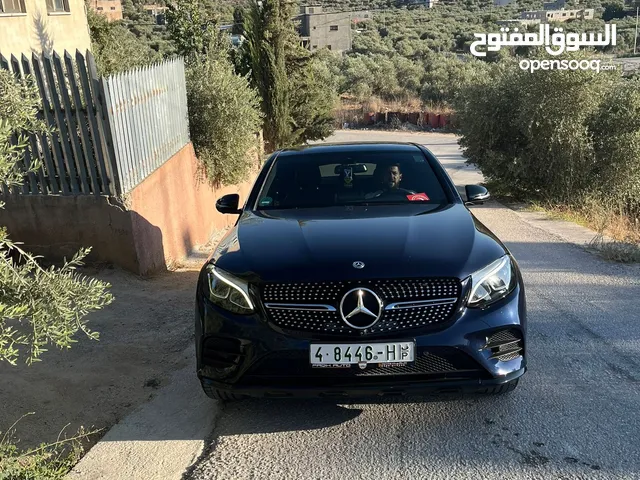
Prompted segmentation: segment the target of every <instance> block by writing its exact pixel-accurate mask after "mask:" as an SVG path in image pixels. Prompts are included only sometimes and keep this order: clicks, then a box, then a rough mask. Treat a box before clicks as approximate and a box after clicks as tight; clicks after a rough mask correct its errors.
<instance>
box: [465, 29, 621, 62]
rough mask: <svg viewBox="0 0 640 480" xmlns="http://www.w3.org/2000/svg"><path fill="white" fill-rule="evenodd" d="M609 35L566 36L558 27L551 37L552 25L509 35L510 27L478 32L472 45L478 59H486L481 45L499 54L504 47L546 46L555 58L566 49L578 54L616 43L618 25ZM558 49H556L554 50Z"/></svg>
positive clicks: (575, 34) (472, 51)
mask: <svg viewBox="0 0 640 480" xmlns="http://www.w3.org/2000/svg"><path fill="white" fill-rule="evenodd" d="M604 30H605V36H604V39H603V38H602V33H598V37H597V39H596V36H595V34H594V33H590V34H589V37H588V38H587V34H586V33H583V34H578V33H564V31H563V29H562V28H554V29H553V31H554V33H553V34H552V35H550V34H549V24H544V25H540V33H539V34H538V33H520V32H518V29H517V28H514V29H513V33H511V34H509V35H508V38H507V32H508V31H509V28H501V29H500V31H501V32H503V33H502V34H500V33H489V34H487V33H474V34H473V36H474V37H476V38H479V39H480V40H476V41H475V42H473V43H472V44H471V53H472V54H473V55H475V56H476V57H486V56H487V52H485V51H478V50H477V48H478V47H479V46H486V47H487V51H488V52H497V51H498V50H500V49H501V48H502V47H521V46H522V47H536V46H537V47H541V46H543V45H545V46H546V50H547V52H549V53H550V54H551V55H560V54H562V52H564V51H565V50H566V51H567V52H575V51H577V50H578V49H579V48H580V47H596V46H603V47H604V46H607V45H614V46H615V44H616V24H615V23H614V24H612V25H611V24H607V25H605V27H604ZM554 47H555V48H554Z"/></svg>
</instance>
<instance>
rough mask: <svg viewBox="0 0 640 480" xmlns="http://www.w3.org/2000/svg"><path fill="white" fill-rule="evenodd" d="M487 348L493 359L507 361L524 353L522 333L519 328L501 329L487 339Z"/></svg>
mask: <svg viewBox="0 0 640 480" xmlns="http://www.w3.org/2000/svg"><path fill="white" fill-rule="evenodd" d="M485 348H486V349H489V350H490V352H491V356H490V357H489V358H491V359H498V360H500V361H501V362H506V361H509V360H513V359H514V358H518V357H519V356H520V355H522V353H521V352H522V335H521V334H520V332H519V331H517V330H501V331H499V332H496V333H494V334H493V335H491V336H490V337H489V338H488V339H487V344H486V345H485Z"/></svg>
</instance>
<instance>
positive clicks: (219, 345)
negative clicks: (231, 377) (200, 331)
mask: <svg viewBox="0 0 640 480" xmlns="http://www.w3.org/2000/svg"><path fill="white" fill-rule="evenodd" d="M243 358H244V352H243V348H242V345H241V343H240V341H239V340H236V339H233V338H221V337H207V338H206V339H205V341H204V345H203V348H202V362H203V363H204V364H205V365H209V366H211V367H215V368H231V367H235V366H236V365H238V364H239V363H240V362H241V360H242V359H243Z"/></svg>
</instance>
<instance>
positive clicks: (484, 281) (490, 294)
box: [467, 255, 516, 307]
mask: <svg viewBox="0 0 640 480" xmlns="http://www.w3.org/2000/svg"><path fill="white" fill-rule="evenodd" d="M515 285H516V277H515V272H514V271H513V265H512V263H511V258H510V257H509V256H508V255H505V256H504V257H501V258H499V259H498V260H496V261H495V262H493V263H491V264H489V265H487V266H486V267H484V268H483V269H481V270H478V271H477V272H475V273H473V274H471V294H470V296H469V301H468V302H467V304H468V305H469V306H470V307H486V306H487V305H490V304H491V303H493V302H495V301H497V300H500V299H501V298H504V297H506V296H507V295H508V294H509V293H511V291H512V290H513V289H514V287H515Z"/></svg>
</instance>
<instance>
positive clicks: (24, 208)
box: [0, 195, 157, 272]
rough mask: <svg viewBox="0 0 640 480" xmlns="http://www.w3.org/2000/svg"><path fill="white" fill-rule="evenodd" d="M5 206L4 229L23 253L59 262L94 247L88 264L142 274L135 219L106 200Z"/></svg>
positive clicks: (14, 199)
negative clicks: (104, 264) (106, 264)
mask: <svg viewBox="0 0 640 480" xmlns="http://www.w3.org/2000/svg"><path fill="white" fill-rule="evenodd" d="M3 200H4V201H5V203H6V205H5V207H4V209H0V225H2V226H4V227H7V230H8V232H9V238H11V240H13V241H14V242H21V243H23V244H24V245H22V246H21V247H22V248H23V249H25V250H27V251H29V252H31V253H34V254H36V255H42V256H44V260H46V261H50V262H58V261H61V260H62V259H63V258H64V257H66V258H67V259H71V257H72V256H73V255H74V254H75V253H76V252H77V251H78V250H79V249H80V248H83V247H92V251H91V255H90V257H89V258H88V259H87V260H89V261H97V262H114V263H117V264H118V265H120V266H122V267H123V268H125V269H127V270H131V271H134V272H135V271H138V269H139V264H138V260H137V258H136V255H135V247H134V238H133V228H132V223H131V215H130V213H129V212H126V211H125V210H124V209H123V208H121V207H118V206H115V205H113V204H112V202H111V201H110V199H109V198H108V197H102V196H101V197H96V196H89V195H78V196H57V195H15V196H11V197H4V198H3ZM156 234H157V232H156Z"/></svg>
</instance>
